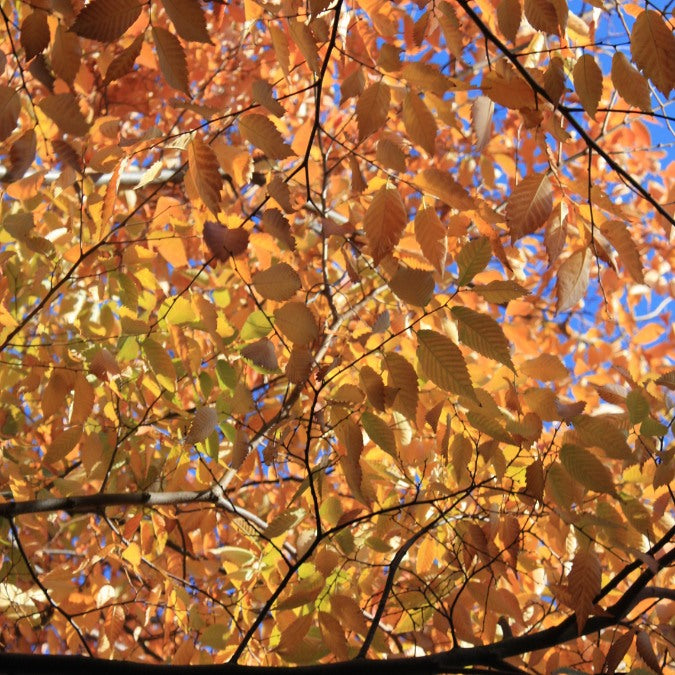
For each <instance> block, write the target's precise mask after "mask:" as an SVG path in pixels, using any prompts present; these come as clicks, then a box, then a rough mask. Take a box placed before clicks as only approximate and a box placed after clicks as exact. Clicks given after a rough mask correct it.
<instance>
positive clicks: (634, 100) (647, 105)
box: [612, 51, 652, 112]
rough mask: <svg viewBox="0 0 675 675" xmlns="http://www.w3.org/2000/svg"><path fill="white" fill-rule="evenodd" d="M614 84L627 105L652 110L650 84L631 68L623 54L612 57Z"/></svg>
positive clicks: (618, 53) (615, 54)
mask: <svg viewBox="0 0 675 675" xmlns="http://www.w3.org/2000/svg"><path fill="white" fill-rule="evenodd" d="M612 84H613V85H614V86H615V87H616V90H617V91H618V92H619V96H621V97H623V98H624V99H625V100H626V102H627V103H630V105H634V106H635V107H637V108H640V109H641V110H644V111H646V112H649V111H650V110H651V109H652V104H651V93H650V91H649V83H648V82H647V80H645V78H644V77H643V76H642V75H641V74H640V72H639V71H638V70H637V69H636V68H633V66H631V64H630V63H629V61H628V59H627V58H626V56H625V55H624V54H623V53H622V52H618V51H617V52H614V56H613V57H612Z"/></svg>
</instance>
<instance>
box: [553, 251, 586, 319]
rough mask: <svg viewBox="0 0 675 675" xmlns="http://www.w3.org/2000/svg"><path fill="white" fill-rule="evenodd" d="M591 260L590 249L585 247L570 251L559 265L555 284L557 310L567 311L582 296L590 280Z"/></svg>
mask: <svg viewBox="0 0 675 675" xmlns="http://www.w3.org/2000/svg"><path fill="white" fill-rule="evenodd" d="M591 260H592V254H591V251H590V249H588V248H585V249H583V250H581V251H575V252H574V253H572V255H571V256H570V257H569V258H567V260H565V262H563V264H562V265H561V266H560V269H559V270H558V281H557V284H556V289H557V292H558V306H557V311H558V312H567V311H568V310H570V309H572V307H574V305H576V304H577V302H579V300H581V299H582V298H583V297H584V295H585V293H586V289H587V288H588V282H589V280H590V273H591Z"/></svg>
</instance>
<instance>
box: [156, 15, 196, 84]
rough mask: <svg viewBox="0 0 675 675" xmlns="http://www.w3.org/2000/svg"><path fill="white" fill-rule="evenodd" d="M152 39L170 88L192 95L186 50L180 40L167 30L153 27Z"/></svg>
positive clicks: (160, 66)
mask: <svg viewBox="0 0 675 675" xmlns="http://www.w3.org/2000/svg"><path fill="white" fill-rule="evenodd" d="M152 39H153V41H154V43H155V49H156V50H157V58H158V59H159V68H160V70H161V71H162V75H164V79H165V80H166V81H167V83H168V84H169V86H171V87H173V88H174V89H178V90H179V91H182V92H185V93H186V94H187V95H188V96H189V95H190V87H189V85H188V69H187V58H186V56H185V50H184V49H183V45H181V43H180V41H179V40H178V38H177V37H176V36H175V35H173V33H169V31H168V30H166V29H165V28H160V27H158V26H153V28H152Z"/></svg>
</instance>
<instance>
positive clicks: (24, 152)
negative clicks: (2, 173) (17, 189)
mask: <svg viewBox="0 0 675 675" xmlns="http://www.w3.org/2000/svg"><path fill="white" fill-rule="evenodd" d="M36 150H37V137H36V135H35V131H33V129H28V130H27V131H25V132H24V133H23V134H21V136H19V138H17V139H16V140H15V141H14V143H12V147H11V148H10V150H9V163H10V166H9V175H8V179H9V180H17V179H18V178H21V177H22V176H23V175H24V174H25V173H26V171H28V169H29V168H30V167H31V165H32V164H33V160H34V159H35V151H36Z"/></svg>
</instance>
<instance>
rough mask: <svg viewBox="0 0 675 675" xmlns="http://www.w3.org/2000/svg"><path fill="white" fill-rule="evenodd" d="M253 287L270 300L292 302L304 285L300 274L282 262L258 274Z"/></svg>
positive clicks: (254, 278) (255, 276)
mask: <svg viewBox="0 0 675 675" xmlns="http://www.w3.org/2000/svg"><path fill="white" fill-rule="evenodd" d="M253 286H254V287H255V289H256V291H258V293H260V295H262V296H263V298H267V299H268V300H290V299H291V298H292V297H293V296H294V295H295V294H296V293H297V291H299V290H300V288H301V287H302V284H301V282H300V277H299V276H298V273H297V272H296V271H295V270H294V269H293V268H292V267H291V266H290V265H289V264H287V263H284V262H281V263H276V264H275V265H272V266H271V267H268V268H267V269H266V270H261V271H260V272H256V273H255V274H254V275H253Z"/></svg>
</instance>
